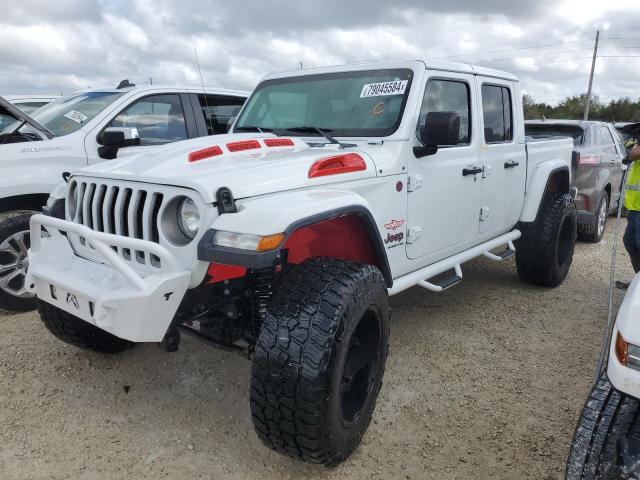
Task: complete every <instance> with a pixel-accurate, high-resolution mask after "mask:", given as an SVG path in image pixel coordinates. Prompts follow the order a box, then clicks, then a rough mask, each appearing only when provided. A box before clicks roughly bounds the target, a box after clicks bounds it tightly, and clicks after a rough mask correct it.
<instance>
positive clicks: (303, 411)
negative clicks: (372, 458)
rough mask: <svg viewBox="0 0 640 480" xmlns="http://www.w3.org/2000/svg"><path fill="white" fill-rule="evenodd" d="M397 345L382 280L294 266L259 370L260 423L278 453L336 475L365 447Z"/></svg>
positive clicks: (275, 307) (367, 271)
mask: <svg viewBox="0 0 640 480" xmlns="http://www.w3.org/2000/svg"><path fill="white" fill-rule="evenodd" d="M388 343H389V306H388V298H387V288H386V284H385V282H384V279H383V277H382V274H381V273H380V271H379V270H378V269H377V268H376V267H374V266H371V265H359V264H354V263H350V262H345V261H342V260H336V259H324V258H319V259H312V260H309V261H306V262H304V263H302V264H300V265H292V266H290V267H289V268H288V269H287V272H286V273H285V274H284V278H283V281H282V283H281V284H280V285H279V286H278V287H277V289H276V293H275V295H274V298H273V301H272V303H271V306H270V308H269V310H268V313H267V316H266V318H265V320H264V323H263V326H262V330H261V332H260V335H259V338H258V342H257V345H256V350H255V354H254V356H253V363H252V368H251V414H252V418H253V424H254V426H255V429H256V432H257V434H258V436H259V437H260V439H261V440H262V441H263V442H264V443H265V444H266V445H267V446H269V447H270V448H272V449H273V450H275V451H277V452H279V453H283V454H286V455H289V456H292V457H294V458H299V459H301V460H305V461H309V462H313V463H320V464H322V465H325V466H328V467H329V466H334V465H337V464H338V463H340V462H341V461H342V460H344V459H345V458H347V457H348V456H349V455H350V454H351V453H352V452H353V451H354V450H355V449H356V448H357V446H358V445H359V444H360V441H361V439H362V436H363V435H364V433H365V431H366V430H367V427H368V426H369V422H370V421H371V416H372V414H373V410H374V408H375V403H376V399H377V397H378V392H379V391H380V387H381V386H382V376H383V374H384V367H385V362H386V358H387V352H388Z"/></svg>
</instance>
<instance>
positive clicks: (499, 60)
mask: <svg viewBox="0 0 640 480" xmlns="http://www.w3.org/2000/svg"><path fill="white" fill-rule="evenodd" d="M588 50H591V48H578V49H575V50H560V51H558V52H545V53H538V54H536V55H524V56H519V57H506V58H487V59H481V60H477V61H478V62H502V61H507V60H519V59H521V58H533V57H545V56H547V55H548V56H550V57H553V56H555V55H560V54H563V53H574V52H584V51H588Z"/></svg>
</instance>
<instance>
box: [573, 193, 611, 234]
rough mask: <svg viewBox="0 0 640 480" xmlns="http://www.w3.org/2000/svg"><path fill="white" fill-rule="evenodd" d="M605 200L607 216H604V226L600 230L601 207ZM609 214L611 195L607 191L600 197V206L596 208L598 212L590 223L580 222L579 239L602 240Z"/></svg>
mask: <svg viewBox="0 0 640 480" xmlns="http://www.w3.org/2000/svg"><path fill="white" fill-rule="evenodd" d="M603 202H604V208H605V216H604V222H605V223H604V226H603V228H602V231H599V228H598V225H599V221H600V209H601V208H602V205H603ZM608 216H609V195H608V194H607V192H603V194H602V196H601V197H600V201H599V202H598V207H597V208H596V212H595V214H594V218H593V220H592V221H591V222H589V223H578V240H580V241H582V242H587V243H598V242H600V241H601V240H602V237H603V236H604V232H605V229H606V227H607V223H606V221H607V217H608Z"/></svg>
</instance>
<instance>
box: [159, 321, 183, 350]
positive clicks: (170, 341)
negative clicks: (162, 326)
mask: <svg viewBox="0 0 640 480" xmlns="http://www.w3.org/2000/svg"><path fill="white" fill-rule="evenodd" d="M179 345H180V332H179V331H178V329H177V328H176V327H170V328H169V330H167V333H166V334H165V335H164V338H163V339H162V342H160V348H161V349H162V350H164V351H165V352H167V353H170V352H177V351H178V347H179Z"/></svg>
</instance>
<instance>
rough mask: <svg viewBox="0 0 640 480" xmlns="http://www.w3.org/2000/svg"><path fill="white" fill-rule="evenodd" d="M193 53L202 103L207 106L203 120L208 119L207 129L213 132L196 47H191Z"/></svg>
mask: <svg viewBox="0 0 640 480" xmlns="http://www.w3.org/2000/svg"><path fill="white" fill-rule="evenodd" d="M193 54H194V55H195V56H196V65H197V66H198V73H199V74H200V85H202V96H203V97H204V104H205V106H206V107H207V112H206V115H205V119H204V120H205V122H206V121H207V120H209V129H210V131H211V133H213V121H212V120H211V116H210V115H209V101H208V100H207V92H205V91H204V80H203V79H202V70H200V60H198V50H197V49H196V47H193Z"/></svg>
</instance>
